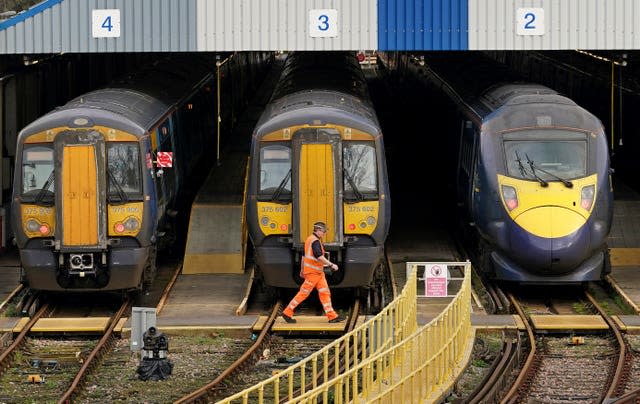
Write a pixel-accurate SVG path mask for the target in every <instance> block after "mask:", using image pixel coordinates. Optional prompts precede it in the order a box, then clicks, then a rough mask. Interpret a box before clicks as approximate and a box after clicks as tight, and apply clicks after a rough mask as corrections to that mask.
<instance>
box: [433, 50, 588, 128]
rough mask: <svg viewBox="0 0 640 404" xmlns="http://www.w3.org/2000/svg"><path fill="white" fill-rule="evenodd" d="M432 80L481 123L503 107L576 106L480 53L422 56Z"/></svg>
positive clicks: (554, 92) (549, 89)
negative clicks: (545, 104) (480, 120)
mask: <svg viewBox="0 0 640 404" xmlns="http://www.w3.org/2000/svg"><path fill="white" fill-rule="evenodd" d="M425 64H426V66H427V69H428V74H429V75H430V76H431V79H432V80H435V81H439V82H440V83H441V84H442V87H443V89H444V90H445V91H446V92H447V93H448V94H449V96H450V97H451V98H453V99H454V100H455V102H456V103H457V104H459V106H460V107H461V108H462V109H466V110H467V112H468V113H473V114H475V115H476V116H477V117H478V118H480V119H484V117H486V116H487V115H489V114H491V113H493V112H494V111H496V110H497V109H499V108H502V107H504V106H513V105H517V104H523V103H532V102H537V103H554V104H564V105H576V104H575V102H573V101H572V100H571V99H569V98H567V97H565V96H563V95H561V94H559V93H558V92H557V91H555V90H553V89H551V88H549V87H546V86H543V85H541V84H535V83H531V82H528V81H527V80H525V79H524V78H523V77H522V76H521V75H520V74H518V73H516V72H515V71H513V70H512V69H511V68H510V67H508V66H506V65H505V64H503V63H499V62H497V61H495V60H493V59H491V58H489V57H488V56H486V55H484V54H483V53H481V52H437V53H435V52H434V53H429V54H426V55H425Z"/></svg>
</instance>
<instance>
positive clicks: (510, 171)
mask: <svg viewBox="0 0 640 404" xmlns="http://www.w3.org/2000/svg"><path fill="white" fill-rule="evenodd" d="M525 133H526V134H527V135H526V136H524V134H521V135H519V136H518V135H516V136H513V135H510V136H508V137H507V136H505V140H504V150H505V155H506V165H507V175H509V176H510V177H514V178H522V179H528V180H535V179H536V175H537V176H538V177H539V178H542V179H543V180H545V181H559V180H560V179H562V180H569V179H575V178H580V177H584V176H586V173H587V136H586V134H584V133H576V132H566V131H557V130H548V129H547V130H539V131H526V132H525Z"/></svg>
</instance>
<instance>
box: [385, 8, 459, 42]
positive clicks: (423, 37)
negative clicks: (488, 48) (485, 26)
mask: <svg viewBox="0 0 640 404" xmlns="http://www.w3.org/2000/svg"><path fill="white" fill-rule="evenodd" d="M468 19H469V7H468V0H378V49H380V50H383V51H384V50H466V49H468V48H469V39H468V35H469V33H468V31H469V25H468Z"/></svg>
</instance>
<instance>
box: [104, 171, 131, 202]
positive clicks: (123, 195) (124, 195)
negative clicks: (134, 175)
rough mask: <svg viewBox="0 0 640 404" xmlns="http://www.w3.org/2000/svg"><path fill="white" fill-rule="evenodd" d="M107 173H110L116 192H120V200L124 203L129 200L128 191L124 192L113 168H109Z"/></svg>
mask: <svg viewBox="0 0 640 404" xmlns="http://www.w3.org/2000/svg"><path fill="white" fill-rule="evenodd" d="M107 174H108V175H109V179H110V180H111V181H110V182H111V183H112V184H113V186H114V187H115V188H116V192H117V193H118V196H119V197H120V202H122V203H127V202H129V198H127V193H126V192H124V190H123V189H122V187H121V186H120V184H119V183H118V180H116V177H115V175H113V173H112V172H111V170H109V169H108V168H107ZM110 202H111V201H110Z"/></svg>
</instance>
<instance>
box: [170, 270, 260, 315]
mask: <svg viewBox="0 0 640 404" xmlns="http://www.w3.org/2000/svg"><path fill="white" fill-rule="evenodd" d="M252 281H253V279H252V278H251V274H250V273H249V272H247V273H244V274H199V275H180V276H179V277H178V280H177V281H176V283H175V285H174V286H173V289H172V291H171V294H170V296H169V298H168V299H167V302H166V305H165V306H164V308H163V309H162V311H161V312H160V313H159V314H158V318H159V319H161V318H167V319H172V318H173V319H178V320H175V321H180V320H179V319H186V318H190V319H197V318H200V319H205V318H216V317H220V318H224V317H228V316H235V315H236V312H237V310H238V308H239V307H240V305H241V304H242V302H243V300H244V299H245V296H246V294H247V291H248V288H249V286H250V283H251V282H252ZM172 321H173V320H172Z"/></svg>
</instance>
